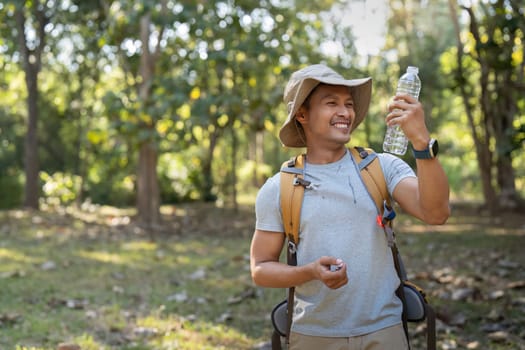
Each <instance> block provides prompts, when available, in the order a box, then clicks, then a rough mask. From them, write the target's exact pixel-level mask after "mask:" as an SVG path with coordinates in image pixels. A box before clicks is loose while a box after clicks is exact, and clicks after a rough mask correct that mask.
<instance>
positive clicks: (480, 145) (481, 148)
mask: <svg viewBox="0 0 525 350" xmlns="http://www.w3.org/2000/svg"><path fill="white" fill-rule="evenodd" d="M455 6H456V5H455V1H454V0H449V9H450V15H451V16H450V17H451V19H452V22H453V24H454V30H455V34H456V40H457V65H458V68H457V70H458V73H457V77H458V80H459V81H460V83H459V84H458V87H459V89H460V92H461V97H462V99H463V105H464V107H465V113H466V114H467V119H468V121H469V126H470V131H471V135H472V139H473V141H474V146H475V149H476V155H477V159H478V169H479V173H480V177H481V187H482V190H483V199H484V203H485V205H487V206H492V203H495V202H496V192H495V190H494V188H493V185H492V178H493V177H492V154H491V151H490V148H489V143H490V136H489V135H488V134H487V133H488V131H487V129H486V128H481V127H480V126H479V125H478V123H477V122H476V121H475V119H474V111H473V107H472V105H471V104H470V103H469V100H470V99H471V97H472V96H470V95H469V93H468V92H467V89H466V87H465V84H466V81H467V79H466V78H465V73H464V71H463V59H462V58H463V43H462V42H461V36H460V32H461V30H460V26H459V22H458V14H457V11H456V7H455Z"/></svg>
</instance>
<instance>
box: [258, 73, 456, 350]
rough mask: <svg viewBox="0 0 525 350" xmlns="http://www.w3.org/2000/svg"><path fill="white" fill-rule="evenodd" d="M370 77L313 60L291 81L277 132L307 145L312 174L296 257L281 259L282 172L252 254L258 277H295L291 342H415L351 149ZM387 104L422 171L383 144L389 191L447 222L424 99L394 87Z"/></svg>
mask: <svg viewBox="0 0 525 350" xmlns="http://www.w3.org/2000/svg"><path fill="white" fill-rule="evenodd" d="M371 86H372V81H371V79H370V78H364V79H354V80H346V79H344V78H343V77H342V76H341V75H339V74H338V73H336V72H335V71H333V70H332V69H330V68H328V67H326V66H324V65H313V66H309V67H306V68H304V69H302V70H299V71H297V72H295V73H294V74H293V75H292V76H291V78H290V81H289V82H288V84H287V86H286V89H285V93H284V102H285V103H286V104H287V106H288V112H289V114H288V118H287V120H286V121H285V123H284V124H283V126H282V128H281V130H280V133H279V138H280V140H281V142H282V143H283V144H284V145H285V146H288V147H306V162H305V179H306V180H308V181H311V186H309V187H308V188H307V189H306V190H305V194H304V200H303V205H302V212H301V222H300V244H299V245H298V250H297V266H289V265H287V264H285V263H281V262H279V256H280V253H281V250H282V248H283V245H284V242H285V235H284V233H283V232H284V229H283V224H282V216H281V212H280V205H279V176H278V175H276V176H273V177H272V178H270V179H269V180H268V181H267V182H266V183H265V184H264V186H263V187H262V188H261V189H260V191H259V194H258V196H257V201H256V215H257V222H256V229H255V233H254V236H253V239H252V245H251V252H250V254H251V273H252V278H253V280H254V282H255V283H256V284H257V285H259V286H263V287H272V288H289V287H292V286H295V287H296V288H295V305H294V313H293V323H292V329H291V333H290V349H301V350H305V349H306V350H308V349H312V350H314V349H315V350H319V349H323V350H332V349H345V350H347V349H367V350H371V349H395V350H402V349H407V348H408V345H407V339H406V337H405V333H404V330H403V326H402V322H401V312H402V303H401V301H400V300H399V299H398V298H397V296H396V294H395V291H396V289H397V287H398V285H399V283H400V281H399V278H398V276H397V274H396V271H395V267H394V264H393V259H392V253H391V251H390V248H389V247H388V243H387V238H386V237H385V234H384V232H383V230H382V228H381V227H379V225H378V224H377V222H376V216H377V210H376V207H375V205H374V203H373V201H372V200H371V199H370V197H369V195H368V193H367V189H366V187H365V186H364V184H363V183H362V181H361V179H360V174H359V170H358V167H357V166H356V163H355V161H354V159H353V158H352V156H351V154H350V152H349V151H348V149H347V143H348V142H349V141H350V137H351V133H352V131H353V130H355V128H356V127H357V126H358V125H359V124H360V123H361V122H362V121H363V119H364V118H365V115H366V113H367V111H368V107H369V104H370V96H371ZM388 108H389V111H390V112H389V114H388V115H387V117H386V123H387V124H388V125H391V124H398V125H400V127H401V128H402V129H403V131H404V132H405V135H406V136H407V137H408V139H409V140H410V141H411V143H412V146H413V149H414V150H417V151H420V152H419V153H417V152H416V153H415V154H416V155H418V157H417V158H421V159H416V164H417V177H416V175H415V174H414V172H413V170H412V169H411V168H410V167H409V166H408V165H407V164H406V163H405V162H404V161H403V160H401V159H399V158H397V157H395V156H393V155H390V154H382V153H380V154H378V157H379V160H380V163H381V167H382V169H383V172H384V174H385V179H386V182H387V186H388V190H389V193H390V194H391V196H392V197H393V199H394V200H395V201H396V202H397V203H398V204H399V206H400V207H401V208H402V209H403V210H404V211H405V212H407V213H408V214H410V215H412V216H414V217H416V218H418V219H421V220H422V221H424V222H426V223H429V224H442V223H444V222H445V221H446V220H447V218H448V216H449V213H450V211H449V202H448V199H449V187H448V181H447V178H446V175H445V173H444V171H443V169H442V167H441V165H440V163H439V161H438V159H437V158H436V157H435V156H436V154H437V149H436V145H437V143H436V142H435V140H432V139H431V138H430V133H429V131H428V129H427V127H426V125H425V115H424V111H423V108H422V106H421V104H420V103H419V102H418V101H417V100H416V99H414V98H412V97H411V96H408V95H399V96H395V97H394V99H393V101H392V102H391V103H390V105H389V107H388ZM429 148H432V152H431V151H430V150H429ZM423 158H426V159H423ZM333 265H336V266H337V267H338V269H333V268H331V266H332V267H333Z"/></svg>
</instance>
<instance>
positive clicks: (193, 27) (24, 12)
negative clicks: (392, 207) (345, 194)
mask: <svg viewBox="0 0 525 350" xmlns="http://www.w3.org/2000/svg"><path fill="white" fill-rule="evenodd" d="M356 5H360V6H361V7H364V8H365V9H368V10H369V12H368V13H369V15H368V16H371V15H370V14H372V13H373V12H374V11H379V10H381V9H383V10H384V8H382V6H387V9H388V11H387V13H388V19H387V22H386V25H385V26H384V45H382V46H381V47H379V48H378V49H377V50H375V51H374V50H372V49H370V50H368V51H362V50H361V54H360V53H359V52H358V51H357V50H356V46H355V45H354V44H355V43H356V41H357V38H356V37H354V35H353V34H352V27H351V26H350V25H349V24H350V23H352V21H353V17H354V16H355V18H356V20H355V22H357V23H361V24H362V25H364V26H366V28H373V29H370V31H371V32H372V31H375V32H377V30H378V28H379V29H380V28H382V27H383V24H381V23H371V22H370V21H367V18H366V17H363V16H367V15H366V12H364V14H363V12H360V13H355V14H354V13H353V12H352V6H353V7H354V9H355V6H356ZM0 10H1V12H0V18H1V21H0V23H1V24H0V31H1V33H2V36H1V38H2V39H1V42H0V65H1V67H2V75H1V76H0V86H1V88H2V99H1V101H0V116H1V118H0V142H1V145H2V147H1V149H0V186H1V188H2V195H1V196H0V206H1V207H2V208H13V207H19V206H24V207H28V208H35V209H37V208H42V207H43V206H45V207H47V206H58V205H69V204H72V203H77V204H81V203H86V202H90V203H96V204H107V205H112V206H119V207H129V206H132V207H136V208H137V210H138V212H137V214H138V215H137V218H138V220H140V221H142V222H143V223H145V224H146V225H155V224H157V223H158V222H159V220H160V215H159V208H160V205H161V204H173V203H180V202H185V201H215V202H217V203H219V204H224V205H228V206H236V205H237V204H238V203H239V201H242V200H243V198H244V197H248V198H249V197H252V198H253V195H254V193H255V192H256V190H257V188H258V187H259V186H260V185H261V184H262V183H263V182H264V180H265V179H266V178H267V177H268V176H270V175H271V174H272V173H274V172H275V171H276V170H277V169H278V167H279V165H280V164H281V162H282V161H283V160H284V159H286V158H288V157H289V156H290V154H294V153H296V152H297V150H289V149H285V148H283V147H281V145H280V144H279V141H278V138H277V136H276V134H277V131H278V129H279V127H280V125H281V123H282V122H283V120H284V118H285V115H286V108H285V107H284V106H283V104H282V92H283V89H284V86H285V84H286V81H287V79H288V78H289V76H290V74H291V72H293V71H294V70H296V69H298V68H301V67H302V66H304V65H307V64H312V63H317V62H324V63H326V64H328V65H330V66H332V67H333V68H334V69H336V70H338V71H341V72H343V74H344V75H345V76H347V77H361V76H371V77H372V78H373V81H374V87H373V100H372V105H371V109H370V112H369V115H368V117H367V119H366V121H365V123H364V125H363V126H362V127H361V128H360V130H358V131H357V132H356V133H355V135H354V143H356V144H361V145H369V146H371V147H373V148H375V149H377V150H380V149H381V142H382V138H383V135H384V129H385V126H384V123H383V118H384V116H385V113H386V105H387V103H388V101H389V99H390V98H391V97H392V95H393V94H394V92H395V85H396V82H397V79H398V77H399V76H400V75H401V74H402V73H403V72H404V70H405V69H406V67H407V66H408V65H415V66H418V67H419V71H420V77H421V79H422V81H423V88H422V92H421V100H422V102H423V104H424V106H425V111H426V115H427V119H428V125H429V128H430V129H431V131H432V134H433V136H434V137H435V138H437V139H439V141H440V145H441V153H440V158H441V162H442V163H443V165H444V167H445V169H446V171H447V174H448V175H449V178H450V182H451V186H452V195H453V198H454V199H460V200H475V201H479V202H481V203H484V204H485V205H486V206H487V207H489V209H491V210H493V211H495V210H508V209H516V208H519V206H520V205H523V201H522V198H523V194H524V192H525V184H524V178H525V176H524V175H525V164H524V162H525V155H524V152H523V140H524V139H525V97H524V96H525V94H524V93H523V92H524V90H525V84H524V67H525V61H524V59H523V56H524V52H525V45H524V43H523V40H524V32H525V16H524V11H525V10H524V6H523V2H522V1H521V0H520V1H501V0H500V1H476V2H470V1H458V2H456V1H448V2H447V1H430V2H428V1H413V0H405V1H394V0H393V1H387V2H384V3H382V2H381V1H378V2H376V1H350V2H344V1H343V2H340V1H326V2H323V4H322V5H321V4H313V3H309V2H308V3H305V4H303V3H301V5H300V6H299V5H298V4H295V3H294V2H293V1H282V2H281V1H270V0H262V1H250V0H246V1H170V0H163V1H142V2H140V3H137V2H135V1H109V0H100V1H73V0H63V1H58V0H56V1H55V0H47V1H44V0H39V1H37V0H33V1H1V2H0ZM341 14H343V15H341ZM370 18H371V19H372V18H373V17H370ZM372 22H375V20H374V21H372ZM366 28H365V32H366ZM359 29H360V30H361V32H363V29H364V28H362V27H360V28H359ZM365 40H366V39H365ZM362 41H363V38H361V45H363V44H362ZM364 47H365V49H366V44H365V46H364ZM363 52H364V53H365V54H363ZM406 159H407V161H408V162H412V160H411V157H410V152H408V155H407V156H406Z"/></svg>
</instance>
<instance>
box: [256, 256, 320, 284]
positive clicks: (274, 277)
mask: <svg viewBox="0 0 525 350" xmlns="http://www.w3.org/2000/svg"><path fill="white" fill-rule="evenodd" d="M252 279H253V281H254V282H255V284H257V285H258V286H261V287H269V288H289V287H294V286H298V285H301V284H303V283H306V282H308V281H311V280H313V279H315V273H314V267H313V265H312V264H307V265H304V266H291V265H287V264H284V263H281V262H277V261H265V262H259V263H255V264H254V266H252Z"/></svg>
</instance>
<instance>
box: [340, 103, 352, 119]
mask: <svg viewBox="0 0 525 350" xmlns="http://www.w3.org/2000/svg"><path fill="white" fill-rule="evenodd" d="M337 115H338V116H341V117H349V116H350V109H349V108H347V107H346V106H345V105H340V106H338V108H337Z"/></svg>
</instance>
